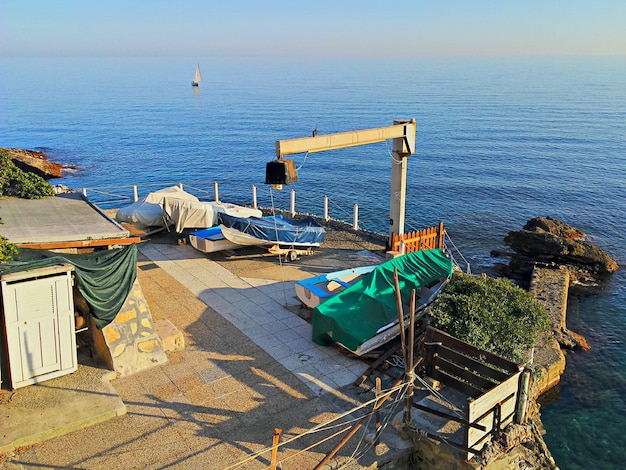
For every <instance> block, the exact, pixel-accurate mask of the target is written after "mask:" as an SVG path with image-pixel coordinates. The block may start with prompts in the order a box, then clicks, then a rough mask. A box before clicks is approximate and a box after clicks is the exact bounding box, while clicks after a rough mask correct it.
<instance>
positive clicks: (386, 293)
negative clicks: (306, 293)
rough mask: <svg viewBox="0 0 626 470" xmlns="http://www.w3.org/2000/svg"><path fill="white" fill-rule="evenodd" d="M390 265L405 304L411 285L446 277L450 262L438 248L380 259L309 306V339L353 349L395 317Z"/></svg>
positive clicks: (450, 268)
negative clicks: (369, 269) (334, 292)
mask: <svg viewBox="0 0 626 470" xmlns="http://www.w3.org/2000/svg"><path fill="white" fill-rule="evenodd" d="M394 268H397V270H398V281H399V286H400V291H401V294H402V304H403V305H405V304H408V303H409V302H410V300H411V292H412V290H413V289H415V290H416V291H419V290H420V289H421V288H422V287H424V286H428V285H429V284H431V283H433V282H435V281H437V280H439V279H441V278H444V277H447V278H450V277H451V276H452V269H453V263H452V259H450V257H449V256H448V255H446V254H445V253H444V252H443V250H441V249H435V250H424V251H416V252H413V253H407V254H405V255H402V256H399V257H397V258H393V259H390V260H388V261H386V262H384V263H382V264H381V265H380V266H378V267H377V268H376V269H374V270H373V271H372V272H370V273H369V274H367V275H366V276H364V277H363V278H362V279H360V280H359V281H358V282H356V283H354V284H353V285H351V286H350V287H348V288H347V289H346V290H344V291H342V292H340V293H338V294H337V295H335V296H333V297H331V298H330V299H328V300H326V301H325V302H323V303H321V304H320V305H318V306H317V307H316V308H315V309H313V312H312V326H313V328H312V329H313V341H314V342H315V343H317V344H320V345H327V346H328V345H331V344H333V343H335V342H337V343H341V344H342V345H343V346H345V347H346V348H348V349H350V350H351V351H356V350H357V349H358V347H359V346H360V345H361V344H363V343H364V342H365V341H367V340H369V339H370V338H372V337H373V336H375V335H376V333H377V331H378V330H379V329H380V328H381V327H383V326H385V325H387V324H389V323H391V322H393V321H396V320H398V308H397V304H396V295H395V283H394V280H393V272H394Z"/></svg>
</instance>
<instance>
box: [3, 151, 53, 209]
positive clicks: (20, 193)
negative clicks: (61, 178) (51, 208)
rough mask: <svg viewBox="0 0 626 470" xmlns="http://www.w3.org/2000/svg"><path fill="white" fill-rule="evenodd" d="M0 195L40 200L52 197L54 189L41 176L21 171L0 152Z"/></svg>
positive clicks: (9, 158) (5, 154)
mask: <svg viewBox="0 0 626 470" xmlns="http://www.w3.org/2000/svg"><path fill="white" fill-rule="evenodd" d="M0 193H1V195H2V196H13V197H21V198H24V199H41V198H43V197H46V196H54V189H53V188H52V186H51V185H50V184H48V183H47V182H46V180H44V179H43V178H42V177H41V176H38V175H36V174H34V173H29V172H26V171H23V170H21V169H20V168H18V167H17V166H15V164H14V163H13V160H12V159H11V157H10V156H9V154H8V153H7V152H6V151H5V150H0Z"/></svg>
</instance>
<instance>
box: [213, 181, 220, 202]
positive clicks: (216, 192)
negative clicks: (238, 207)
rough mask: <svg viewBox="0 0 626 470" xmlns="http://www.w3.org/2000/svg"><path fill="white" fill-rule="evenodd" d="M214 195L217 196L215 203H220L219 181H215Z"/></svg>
mask: <svg viewBox="0 0 626 470" xmlns="http://www.w3.org/2000/svg"><path fill="white" fill-rule="evenodd" d="M213 194H214V195H215V202H220V188H219V183H218V182H217V181H213Z"/></svg>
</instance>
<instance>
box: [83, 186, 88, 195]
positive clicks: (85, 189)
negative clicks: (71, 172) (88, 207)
mask: <svg viewBox="0 0 626 470" xmlns="http://www.w3.org/2000/svg"><path fill="white" fill-rule="evenodd" d="M83 196H85V197H87V188H83Z"/></svg>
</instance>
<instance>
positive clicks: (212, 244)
mask: <svg viewBox="0 0 626 470" xmlns="http://www.w3.org/2000/svg"><path fill="white" fill-rule="evenodd" d="M189 243H190V244H191V246H193V247H194V248H195V249H196V250H199V251H201V252H203V253H215V252H216V251H223V250H233V249H235V248H241V245H238V244H237V243H233V242H231V241H230V240H228V239H227V238H226V237H225V236H224V234H223V233H222V229H221V228H220V227H219V225H218V226H216V227H209V228H206V229H204V230H198V231H196V232H191V233H190V234H189Z"/></svg>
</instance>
